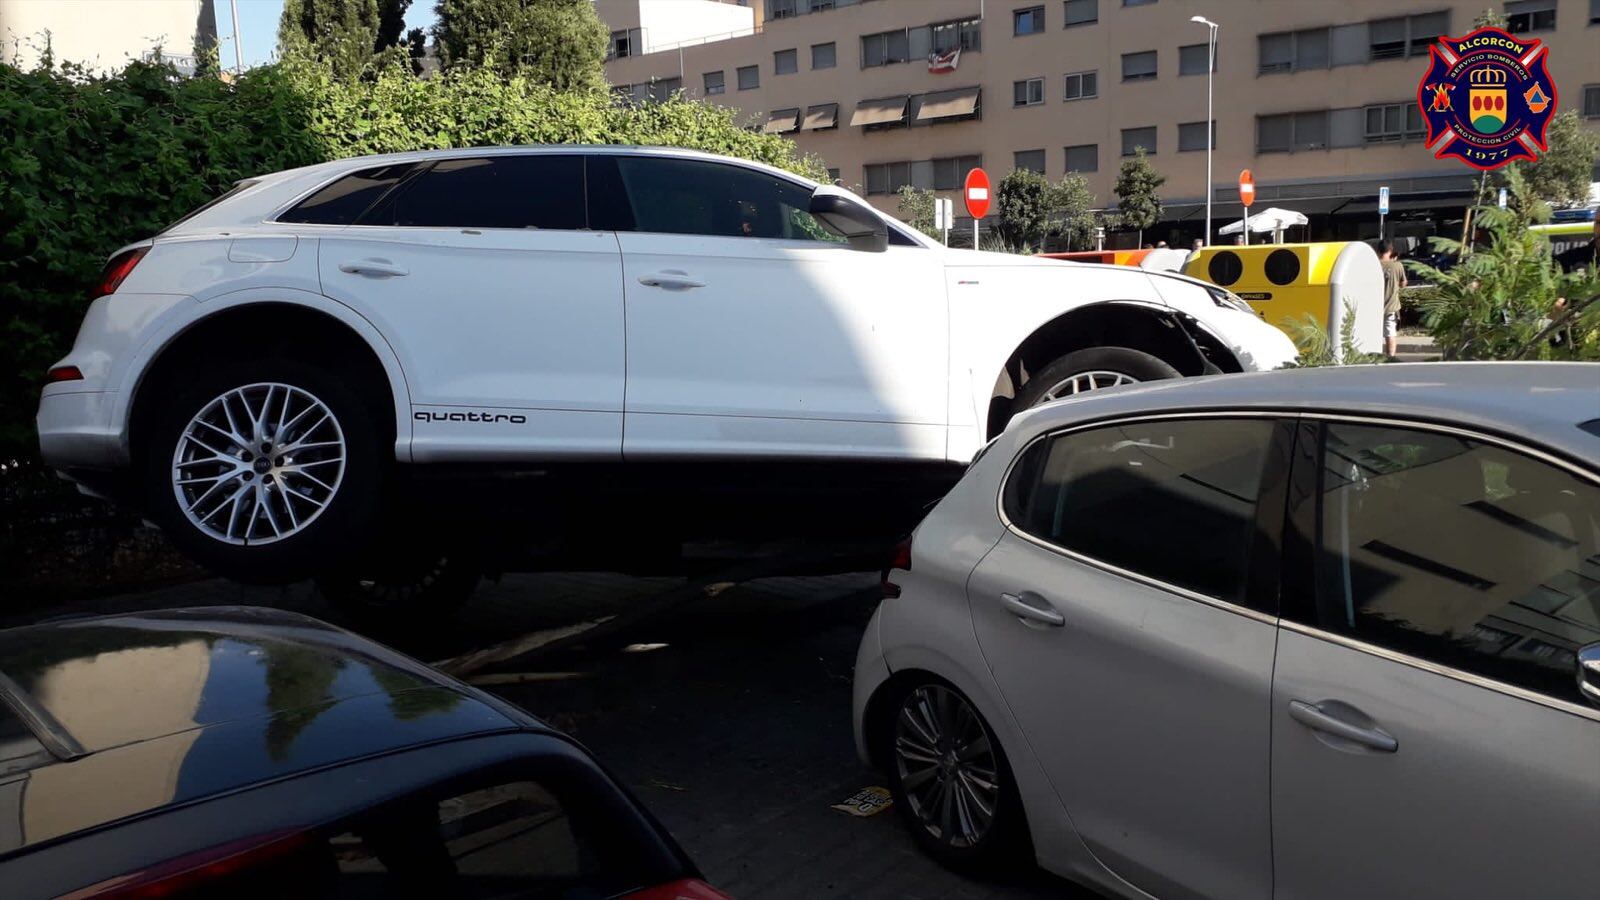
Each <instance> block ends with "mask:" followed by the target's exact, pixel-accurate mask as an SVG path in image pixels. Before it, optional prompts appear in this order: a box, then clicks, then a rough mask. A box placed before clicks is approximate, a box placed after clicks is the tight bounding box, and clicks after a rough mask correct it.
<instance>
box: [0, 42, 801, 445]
mask: <svg viewBox="0 0 1600 900" xmlns="http://www.w3.org/2000/svg"><path fill="white" fill-rule="evenodd" d="M537 143H593V144H661V145H671V146H680V147H694V148H698V149H702V150H708V151H713V152H717V153H724V154H728V155H731V156H738V157H744V158H746V159H753V160H759V161H762V162H766V163H770V164H772V165H775V166H779V167H782V168H785V169H788V170H791V171H795V172H799V173H802V174H805V175H808V176H810V177H814V178H818V179H819V180H821V179H824V178H825V177H826V172H825V170H824V169H823V167H822V166H821V165H820V163H818V162H817V161H816V160H814V159H802V158H800V157H798V156H797V155H796V154H795V152H794V145H793V144H791V143H790V142H788V141H787V140H785V139H783V138H781V137H777V136H775V135H764V134H759V133H757V132H755V131H753V130H751V129H748V128H745V127H743V125H742V123H740V122H739V121H738V120H736V119H735V118H734V113H733V112H731V111H729V110H725V109H722V108H718V107H714V106H709V105H703V104H699V103H690V102H686V101H682V100H673V101H671V102H667V103H661V104H645V105H637V106H618V105H615V104H613V103H612V102H611V101H610V99H609V97H608V96H607V95H606V94H605V93H603V92H598V91H583V92H572V93H562V92H558V91H556V90H554V89H552V88H550V87H549V86H548V85H545V84H542V83H539V82H535V81H532V80H529V79H526V78H520V77H513V78H510V79H505V78H502V77H500V76H497V75H495V74H494V73H492V72H488V71H483V70H460V71H454V72H451V73H449V74H447V75H444V76H441V77H438V78H431V79H427V80H421V79H417V78H415V77H413V76H412V75H411V73H410V72H409V70H408V69H407V68H405V67H404V65H402V64H395V65H391V66H389V67H387V68H384V69H381V70H378V71H374V72H369V73H368V75H367V76H366V77H363V78H361V79H358V80H340V79H336V78H334V77H333V76H332V75H331V74H329V72H328V71H327V70H326V69H325V68H321V67H318V66H316V65H313V64H311V63H309V62H306V61H303V60H302V61H289V62H284V63H280V64H277V65H272V66H263V67H260V68H257V69H254V70H251V71H250V72H248V73H246V74H245V75H244V76H243V77H241V78H240V79H239V80H238V82H237V83H236V84H233V85H228V84H224V83H223V82H221V81H219V80H216V79H214V78H193V79H184V78H180V77H178V76H177V75H176V74H175V73H174V72H173V71H172V70H171V69H170V68H165V67H161V66H153V65H148V64H144V63H134V64H132V65H130V66H128V67H127V68H126V69H125V70H123V71H122V72H119V73H116V74H114V75H106V76H101V75H94V74H90V73H88V72H86V71H84V70H81V69H77V68H73V67H70V66H69V67H62V68H44V69H38V70H34V71H30V72H23V71H20V70H18V69H16V68H13V67H10V66H5V65H0V459H5V458H13V457H21V456H31V455H32V454H33V452H34V451H33V448H34V441H35V438H34V434H33V422H32V417H33V411H34V409H35V407H36V404H37V399H38V389H39V379H40V377H41V376H42V374H43V372H44V370H45V368H46V367H47V366H49V365H50V364H51V363H52V362H54V361H55V360H56V359H59V358H60V357H61V356H62V355H63V354H64V353H65V352H66V350H67V348H68V347H69V346H70V344H71V341H72V336H73V334H74V333H75V331H76V329H77V325H78V322H79V321H80V320H81V318H82V316H83V310H84V306H85V304H86V302H87V298H86V296H85V295H86V293H87V292H88V291H89V290H90V288H91V286H92V284H93V283H94V279H95V277H96V275H97V273H98V272H99V270H100V267H101V265H102V264H103V263H104V262H105V260H106V257H107V256H108V255H110V254H111V253H112V252H113V251H114V250H116V249H117V248H118V247H120V246H122V245H124V244H127V243H129V242H132V241H136V240H140V239H143V238H147V237H150V236H152V235H154V234H157V233H159V232H160V231H161V230H162V229H163V228H165V227H166V226H167V224H168V223H170V222H172V221H174V220H176V219H177V218H179V217H181V216H182V215H183V214H184V213H186V212H188V211H189V210H191V209H193V208H195V207H197V206H199V205H200V204H201V203H204V202H205V201H206V200H209V199H210V198H212V197H215V196H217V195H219V194H221V193H222V192H223V191H225V190H226V189H227V188H228V187H229V185H231V184H232V183H233V182H235V181H237V180H239V179H241V178H247V177H250V176H252V175H260V174H264V173H267V172H273V171H277V170H279V169H286V168H292V167H294V166H301V165H308V164H311V163H315V162H321V161H324V160H328V159H334V158H339V157H345V156H356V155H362V154H368V153H387V152H394V151H402V150H417V149H431V148H446V147H469V146H490V145H500V144H537Z"/></svg>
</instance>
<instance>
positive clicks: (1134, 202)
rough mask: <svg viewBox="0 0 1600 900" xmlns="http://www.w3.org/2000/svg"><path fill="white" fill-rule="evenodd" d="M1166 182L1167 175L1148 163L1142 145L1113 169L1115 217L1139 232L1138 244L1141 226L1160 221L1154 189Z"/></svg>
mask: <svg viewBox="0 0 1600 900" xmlns="http://www.w3.org/2000/svg"><path fill="white" fill-rule="evenodd" d="M1166 183H1167V176H1165V175H1162V174H1161V173H1160V172H1157V171H1156V168H1155V166H1152V165H1150V160H1149V159H1148V158H1146V157H1145V155H1144V148H1143V147H1139V148H1137V150H1136V152H1135V153H1134V156H1133V158H1132V159H1128V160H1124V161H1123V163H1122V170H1121V171H1120V172H1118V173H1117V184H1116V187H1115V189H1114V190H1115V191H1116V194H1117V217H1118V218H1119V219H1120V220H1121V222H1122V227H1124V228H1133V229H1136V230H1137V231H1138V232H1139V243H1140V244H1143V243H1144V230H1145V229H1146V228H1150V227H1153V226H1154V225H1155V224H1156V223H1157V222H1159V221H1161V198H1160V196H1159V195H1158V194H1157V193H1156V192H1157V191H1159V190H1160V189H1161V186H1162V185H1163V184H1166Z"/></svg>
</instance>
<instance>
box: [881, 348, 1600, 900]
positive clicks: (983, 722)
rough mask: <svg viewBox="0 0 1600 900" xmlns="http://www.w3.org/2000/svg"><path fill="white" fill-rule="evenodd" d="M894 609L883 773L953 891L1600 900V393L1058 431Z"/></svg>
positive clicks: (1448, 368)
mask: <svg viewBox="0 0 1600 900" xmlns="http://www.w3.org/2000/svg"><path fill="white" fill-rule="evenodd" d="M884 577H885V594H886V595H892V597H888V598H886V599H885V600H884V601H883V602H882V604H881V605H880V607H879V609H878V611H877V614H876V616H875V617H874V618H873V620H872V622H871V624H870V625H869V627H868V629H867V632H866V636H865V638H864V639H863V641H862V644H861V650H860V654H859V657H858V659H857V662H856V670H855V718H856V726H857V740H858V745H859V748H860V750H861V753H862V754H863V757H864V758H866V759H868V760H869V761H870V762H872V763H874V764H876V765H877V766H879V767H880V768H881V769H883V770H884V771H885V772H886V773H887V775H888V778H889V779H890V783H891V785H892V788H893V791H894V794H895V799H896V803H897V805H898V806H899V807H900V809H901V810H902V812H903V813H905V818H906V819H907V820H908V824H909V825H910V827H911V828H912V830H913V831H914V833H915V834H916V835H917V837H918V839H919V841H920V842H921V843H922V844H923V845H924V846H925V847H926V848H927V849H928V850H930V851H931V852H932V853H933V854H935V855H936V856H938V857H940V858H942V859H945V860H947V861H951V862H956V863H962V862H967V863H978V862H985V861H994V860H995V859H997V858H999V857H1000V856H1001V855H1003V854H1004V852H1005V851H1007V850H1008V849H1012V848H1015V847H1016V846H1018V845H1022V846H1023V847H1025V848H1026V849H1027V850H1031V853H1030V854H1029V855H1031V856H1033V857H1036V858H1037V860H1038V862H1039V863H1041V864H1042V865H1043V866H1044V867H1045V868H1047V869H1049V870H1051V871H1053V872H1056V873H1059V874H1061V875H1065V876H1068V877H1071V878H1074V879H1078V880H1081V881H1084V882H1087V883H1091V884H1094V885H1097V886H1099V887H1100V888H1102V889H1105V890H1108V891H1110V892H1112V893H1115V894H1117V895H1119V896H1127V897H1148V896H1159V897H1227V898H1231V900H1266V898H1270V897H1296V898H1330V900H1331V898H1349V897H1451V898H1468V897H1482V898H1502V897H1541V898H1559V897H1569V898H1592V897H1594V896H1596V886H1597V885H1600V854H1596V853H1595V852H1594V851H1595V841H1596V839H1597V837H1600V365H1596V364H1556V363H1529V364H1514V363H1465V364H1415V365H1395V366H1360V367H1350V368H1334V369H1315V370H1302V371H1294V372H1279V373H1271V374H1260V375H1236V376H1226V377H1221V378H1212V379H1204V380H1201V381H1192V382H1182V383H1179V382H1173V383H1169V384H1163V385H1141V386H1138V387H1131V388H1122V389H1118V390H1114V391H1103V392H1099V393H1096V394H1094V395H1091V396H1088V397H1083V398H1077V399H1073V400H1068V401H1063V402H1061V403H1055V404H1050V405H1047V406H1044V407H1041V408H1039V409H1036V410H1033V411H1030V412H1028V413H1025V414H1023V415H1022V416H1020V417H1019V418H1018V419H1016V420H1014V421H1013V422H1012V424H1011V426H1010V427H1009V428H1008V429H1007V430H1006V432H1005V433H1004V434H1003V435H1001V436H1000V438H999V439H998V440H996V441H995V442H994V443H993V444H991V445H990V446H989V448H988V449H987V451H986V452H985V453H984V454H983V455H982V456H981V457H980V459H979V460H978V461H977V462H976V463H974V464H973V466H972V468H971V469H970V471H969V472H968V473H967V475H966V477H965V478H964V479H963V480H962V481H961V482H960V483H959V484H958V485H957V486H956V487H955V488H954V489H953V490H952V491H951V492H950V493H949V494H948V495H947V496H946V497H945V499H944V500H943V501H942V502H941V503H940V504H939V505H938V506H937V508H935V509H934V510H933V511H932V512H931V513H930V514H929V515H928V517H927V518H926V519H925V520H924V521H923V522H922V524H921V525H920V526H919V527H918V528H917V530H916V531H915V533H914V535H913V539H912V542H911V543H910V544H909V545H907V546H905V547H903V549H902V551H901V554H900V559H898V560H897V561H896V563H895V570H891V571H888V572H886V573H885V576H884ZM1030 839H1031V845H1030Z"/></svg>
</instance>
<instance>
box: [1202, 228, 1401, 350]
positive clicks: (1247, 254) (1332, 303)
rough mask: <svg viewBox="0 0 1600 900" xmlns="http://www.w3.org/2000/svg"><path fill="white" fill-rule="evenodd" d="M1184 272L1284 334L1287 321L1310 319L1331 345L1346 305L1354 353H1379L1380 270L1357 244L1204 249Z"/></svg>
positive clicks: (1369, 250) (1374, 259) (1375, 258)
mask: <svg viewBox="0 0 1600 900" xmlns="http://www.w3.org/2000/svg"><path fill="white" fill-rule="evenodd" d="M1183 273H1184V274H1185V275H1188V276H1190V277H1192V278H1199V279H1200V280H1202V281H1209V282H1211V283H1212V284H1215V285H1220V286H1221V287H1225V288H1227V289H1228V290H1230V291H1233V292H1234V293H1235V294H1238V295H1239V297H1240V298H1241V299H1243V300H1244V301H1245V302H1247V303H1249V304H1250V306H1251V308H1252V309H1254V310H1256V311H1257V312H1259V313H1261V315H1262V317H1263V318H1265V319H1266V320H1267V321H1268V322H1271V323H1272V324H1273V325H1276V326H1278V327H1279V328H1282V329H1284V330H1285V331H1288V330H1289V329H1288V324H1289V323H1290V322H1291V321H1303V320H1304V319H1305V317H1306V316H1307V315H1310V316H1313V317H1315V318H1316V320H1317V321H1319V322H1321V323H1323V324H1324V325H1326V326H1327V328H1328V333H1329V334H1330V335H1333V336H1334V339H1335V342H1337V339H1338V335H1339V329H1340V328H1341V327H1342V326H1343V324H1344V316H1345V308H1346V306H1347V305H1348V306H1349V307H1351V308H1353V309H1354V311H1355V318H1356V321H1355V344H1356V347H1357V349H1359V350H1361V351H1363V352H1366V353H1377V352H1380V351H1382V349H1383V268H1382V266H1380V265H1379V264H1378V254H1377V253H1376V252H1374V251H1373V249H1372V248H1371V247H1370V246H1368V245H1367V244H1364V243H1362V242H1360V241H1331V242H1327V243H1320V244H1262V245H1259V246H1252V247H1240V246H1233V247H1205V248H1202V249H1201V250H1199V251H1196V252H1195V253H1194V254H1193V255H1192V256H1190V257H1189V261H1188V262H1187V263H1185V264H1184V268H1183ZM1291 334H1292V332H1291Z"/></svg>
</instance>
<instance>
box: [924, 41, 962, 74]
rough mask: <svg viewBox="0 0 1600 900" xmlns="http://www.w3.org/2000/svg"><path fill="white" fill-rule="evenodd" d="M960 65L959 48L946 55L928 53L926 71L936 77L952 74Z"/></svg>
mask: <svg viewBox="0 0 1600 900" xmlns="http://www.w3.org/2000/svg"><path fill="white" fill-rule="evenodd" d="M960 63H961V48H960V47H957V48H955V49H954V50H951V51H949V52H948V53H929V54H928V71H929V72H932V73H934V74H936V75H943V74H946V73H948V72H954V71H955V70H956V66H958V65H960Z"/></svg>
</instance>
